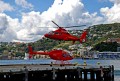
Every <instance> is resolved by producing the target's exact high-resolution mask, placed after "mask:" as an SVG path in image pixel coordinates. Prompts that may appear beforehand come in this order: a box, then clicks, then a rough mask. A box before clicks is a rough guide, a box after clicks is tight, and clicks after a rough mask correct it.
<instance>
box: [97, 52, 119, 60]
mask: <svg viewBox="0 0 120 81" xmlns="http://www.w3.org/2000/svg"><path fill="white" fill-rule="evenodd" d="M97 56H98V58H99V59H120V52H98V53H97Z"/></svg>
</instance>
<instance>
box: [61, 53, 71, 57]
mask: <svg viewBox="0 0 120 81" xmlns="http://www.w3.org/2000/svg"><path fill="white" fill-rule="evenodd" d="M63 57H71V55H70V54H69V53H67V54H63Z"/></svg>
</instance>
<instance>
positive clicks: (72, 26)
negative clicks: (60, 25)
mask: <svg viewBox="0 0 120 81" xmlns="http://www.w3.org/2000/svg"><path fill="white" fill-rule="evenodd" d="M82 26H86V25H80V26H66V27H64V28H72V27H82Z"/></svg>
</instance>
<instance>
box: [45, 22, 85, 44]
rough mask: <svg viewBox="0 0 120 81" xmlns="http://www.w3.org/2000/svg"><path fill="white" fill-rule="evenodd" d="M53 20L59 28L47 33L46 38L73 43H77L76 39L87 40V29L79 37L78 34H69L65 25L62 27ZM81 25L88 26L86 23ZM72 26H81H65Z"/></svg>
mask: <svg viewBox="0 0 120 81" xmlns="http://www.w3.org/2000/svg"><path fill="white" fill-rule="evenodd" d="M52 22H53V23H54V24H55V25H56V26H57V27H58V29H57V30H55V31H51V32H49V33H47V34H45V35H44V36H45V37H46V38H50V39H54V40H64V41H73V44H74V43H75V41H79V42H80V43H82V42H85V41H86V35H87V30H85V31H83V33H82V34H81V36H80V38H78V37H76V36H73V35H71V34H69V33H68V32H67V30H65V29H64V28H63V27H60V26H59V25H58V24H56V23H55V22H54V21H52ZM81 26H86V25H81ZM70 27H80V26H69V27H65V28H70Z"/></svg>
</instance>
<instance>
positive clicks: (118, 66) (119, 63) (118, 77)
mask: <svg viewBox="0 0 120 81" xmlns="http://www.w3.org/2000/svg"><path fill="white" fill-rule="evenodd" d="M54 61H55V60H52V59H39V60H0V65H7V64H48V63H51V62H54ZM84 61H86V63H87V64H90V65H97V63H98V62H100V64H101V65H114V68H115V73H114V74H115V81H120V60H82V59H74V60H70V62H71V63H79V64H83V63H84Z"/></svg>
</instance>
